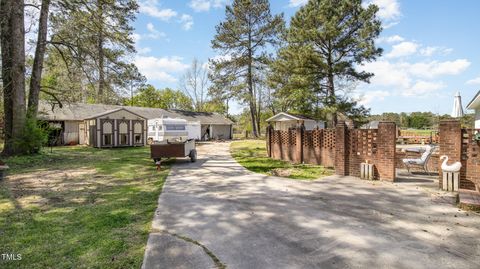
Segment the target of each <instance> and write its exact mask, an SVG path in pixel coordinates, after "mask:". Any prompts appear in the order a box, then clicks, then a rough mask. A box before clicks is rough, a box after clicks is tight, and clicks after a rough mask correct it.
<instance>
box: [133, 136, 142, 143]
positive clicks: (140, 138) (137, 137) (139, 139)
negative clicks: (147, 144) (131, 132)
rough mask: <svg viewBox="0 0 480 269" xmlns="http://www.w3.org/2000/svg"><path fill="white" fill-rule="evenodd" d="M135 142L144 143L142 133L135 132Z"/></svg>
mask: <svg viewBox="0 0 480 269" xmlns="http://www.w3.org/2000/svg"><path fill="white" fill-rule="evenodd" d="M134 138H135V144H140V143H142V134H135V136H134Z"/></svg>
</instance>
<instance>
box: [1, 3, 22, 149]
mask: <svg viewBox="0 0 480 269" xmlns="http://www.w3.org/2000/svg"><path fill="white" fill-rule="evenodd" d="M24 7H25V3H24V1H20V0H2V1H0V15H1V16H0V45H1V50H2V80H3V81H2V82H3V93H4V114H5V127H4V128H5V142H4V148H3V154H5V155H14V154H20V153H22V152H21V148H20V147H17V146H16V143H15V138H17V137H21V136H22V134H23V129H24V126H25V120H26V107H25V45H24V44H25V20H24Z"/></svg>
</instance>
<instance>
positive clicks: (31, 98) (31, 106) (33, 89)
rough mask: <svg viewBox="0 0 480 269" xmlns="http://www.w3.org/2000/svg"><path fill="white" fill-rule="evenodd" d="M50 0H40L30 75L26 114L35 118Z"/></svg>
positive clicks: (45, 45)
mask: <svg viewBox="0 0 480 269" xmlns="http://www.w3.org/2000/svg"><path fill="white" fill-rule="evenodd" d="M49 8H50V0H42V7H41V8H40V18H39V23H38V36H37V45H36V47H35V56H34V59H33V66H32V76H31V77H30V91H29V94H28V108H27V112H28V116H29V117H31V118H33V119H35V118H36V117H37V112H38V100H39V97H40V90H41V81H42V71H43V60H44V57H45V50H46V47H47V30H48V14H49Z"/></svg>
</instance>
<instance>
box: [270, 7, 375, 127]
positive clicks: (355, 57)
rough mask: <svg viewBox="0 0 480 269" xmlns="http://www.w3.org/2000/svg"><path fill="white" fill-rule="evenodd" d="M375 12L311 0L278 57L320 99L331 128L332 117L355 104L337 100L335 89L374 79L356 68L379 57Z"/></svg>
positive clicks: (295, 19)
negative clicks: (313, 90) (342, 84)
mask: <svg viewBox="0 0 480 269" xmlns="http://www.w3.org/2000/svg"><path fill="white" fill-rule="evenodd" d="M377 12H378V7H377V6H375V5H369V6H368V7H363V6H362V1H361V0H335V1H334V0H310V1H308V3H307V4H306V5H305V6H303V7H302V8H300V10H299V11H297V13H296V14H295V15H294V16H293V17H292V20H291V23H290V28H289V29H288V32H287V35H286V41H287V44H288V45H287V47H286V48H284V49H282V50H281V51H280V54H279V56H280V58H283V60H284V61H285V63H284V64H287V65H290V66H291V67H292V71H291V72H292V75H293V76H296V78H295V79H296V82H300V84H301V87H304V88H307V89H315V90H316V93H317V94H319V95H320V97H321V102H322V104H323V106H324V108H326V109H327V110H329V111H331V114H332V123H333V124H336V122H337V112H344V111H341V110H342V109H348V108H350V109H351V111H353V110H352V109H353V107H354V106H355V105H356V104H355V102H354V101H351V100H349V99H348V98H346V96H343V97H341V96H340V97H339V93H338V90H339V87H341V86H340V84H341V83H344V84H346V85H348V84H350V83H354V82H358V81H361V82H367V83H368V82H369V79H370V78H371V77H372V76H373V74H372V73H368V72H365V71H358V70H357V69H356V66H358V65H361V64H362V63H365V62H368V61H373V60H375V59H376V57H378V56H380V55H381V53H382V49H380V48H377V47H376V46H375V39H376V38H377V37H378V35H379V34H380V32H381V29H382V28H381V22H380V20H378V18H377ZM340 90H341V88H340ZM345 102H347V103H345ZM348 102H349V103H350V104H348ZM352 106H353V107H352Z"/></svg>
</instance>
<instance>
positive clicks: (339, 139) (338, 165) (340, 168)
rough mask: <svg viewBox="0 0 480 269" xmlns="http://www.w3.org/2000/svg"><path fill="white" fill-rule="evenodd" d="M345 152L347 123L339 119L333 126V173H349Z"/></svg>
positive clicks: (344, 174) (343, 174)
mask: <svg viewBox="0 0 480 269" xmlns="http://www.w3.org/2000/svg"><path fill="white" fill-rule="evenodd" d="M347 153H348V152H347V125H346V124H345V122H343V121H340V122H338V124H337V126H336V127H335V174H337V175H340V176H346V175H348V174H349V173H348V172H349V171H348V155H347Z"/></svg>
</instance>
